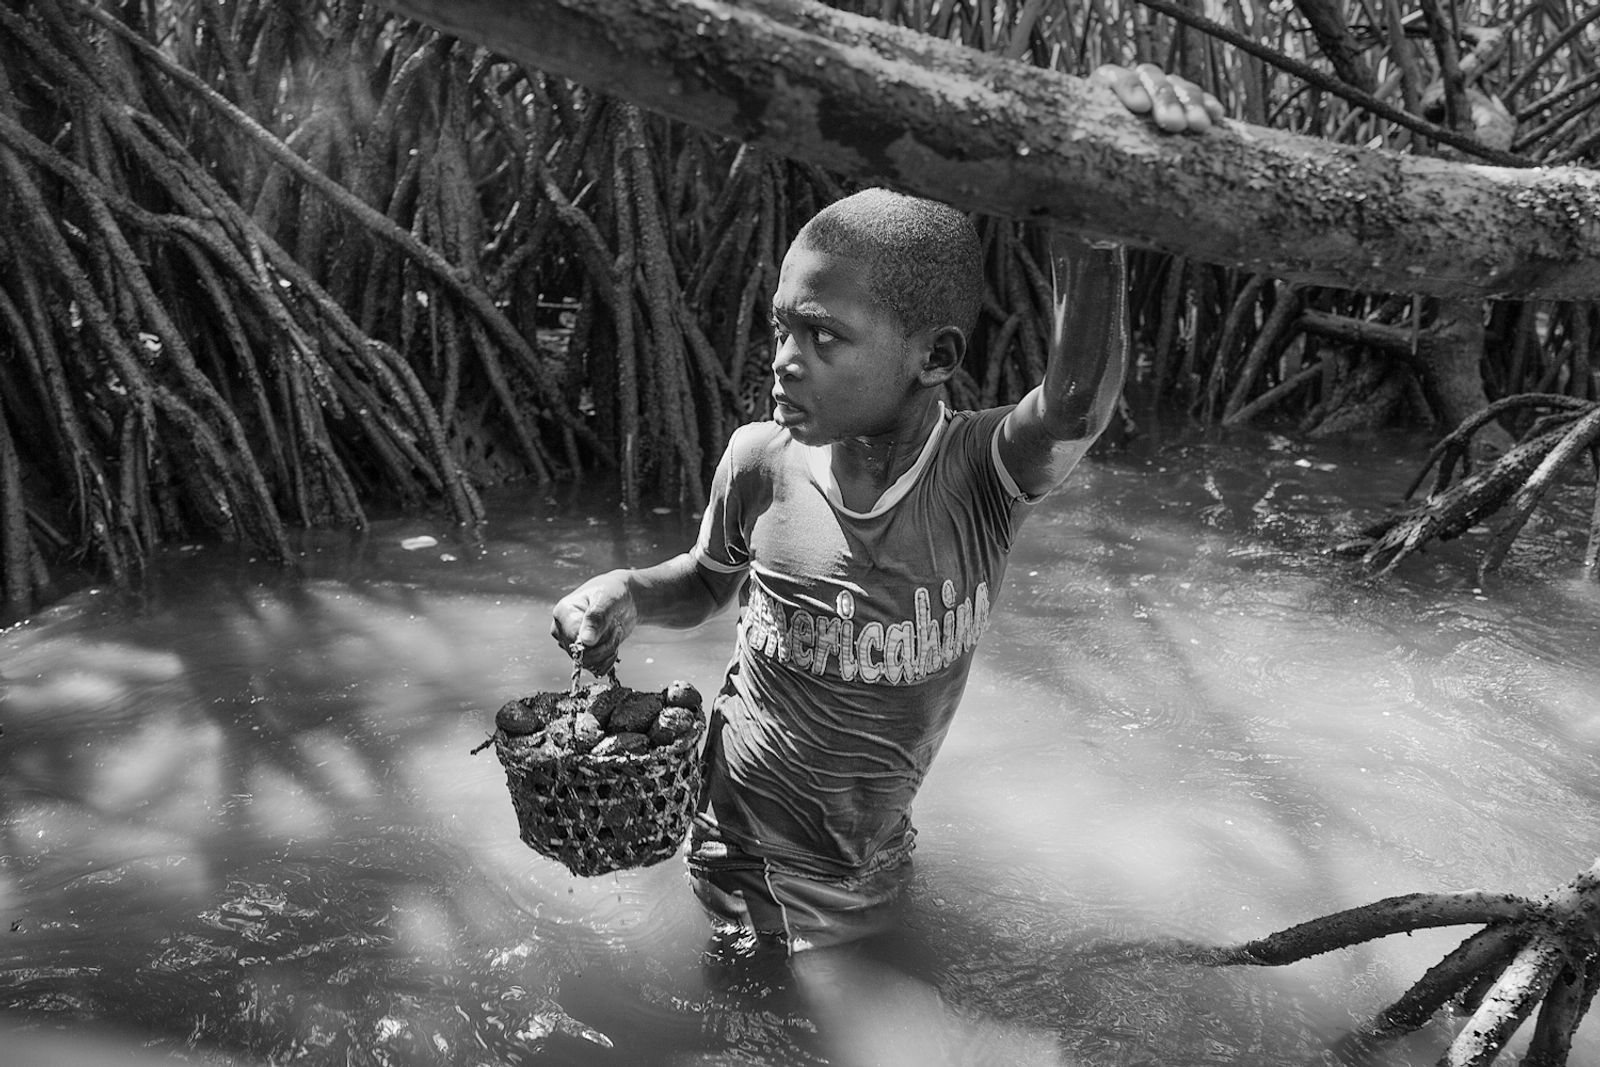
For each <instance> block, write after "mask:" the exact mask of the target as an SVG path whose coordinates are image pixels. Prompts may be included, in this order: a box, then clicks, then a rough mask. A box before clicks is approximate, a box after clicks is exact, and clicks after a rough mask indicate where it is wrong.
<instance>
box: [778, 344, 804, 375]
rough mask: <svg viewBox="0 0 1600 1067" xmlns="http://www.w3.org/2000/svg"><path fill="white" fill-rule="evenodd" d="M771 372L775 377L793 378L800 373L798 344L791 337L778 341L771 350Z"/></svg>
mask: <svg viewBox="0 0 1600 1067" xmlns="http://www.w3.org/2000/svg"><path fill="white" fill-rule="evenodd" d="M772 374H773V377H775V378H794V377H798V376H799V374H800V346H799V345H797V344H795V340H794V338H793V337H786V338H784V339H783V340H782V341H780V342H779V343H778V344H777V346H776V347H775V348H774V349H773V351H772Z"/></svg>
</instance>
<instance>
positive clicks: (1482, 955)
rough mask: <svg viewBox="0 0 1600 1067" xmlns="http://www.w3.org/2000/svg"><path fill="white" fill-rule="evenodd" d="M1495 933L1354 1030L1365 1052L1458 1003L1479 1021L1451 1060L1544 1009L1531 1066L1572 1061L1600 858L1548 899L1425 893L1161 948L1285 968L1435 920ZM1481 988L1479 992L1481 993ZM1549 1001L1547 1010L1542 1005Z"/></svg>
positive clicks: (1594, 925) (1587, 978)
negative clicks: (1266, 931) (1262, 932)
mask: <svg viewBox="0 0 1600 1067" xmlns="http://www.w3.org/2000/svg"><path fill="white" fill-rule="evenodd" d="M1476 922H1482V923H1484V924H1485V925H1484V928H1483V929H1481V930H1479V931H1477V932H1476V933H1474V934H1473V935H1472V936H1470V937H1468V938H1467V939H1466V940H1464V941H1463V942H1462V943H1461V944H1460V946H1459V947H1457V948H1456V949H1455V950H1454V951H1453V952H1451V953H1450V954H1448V955H1447V956H1445V957H1444V959H1442V960H1441V961H1440V962H1439V963H1437V964H1436V965H1434V966H1433V967H1431V968H1429V969H1428V971H1427V973H1425V974H1424V975H1423V976H1422V977H1421V978H1420V979H1419V980H1418V981H1417V983H1416V984H1415V985H1413V986H1412V987H1411V988H1410V989H1408V990H1407V991H1406V992H1405V993H1404V994H1403V995H1402V996H1401V997H1400V998H1399V999H1397V1000H1396V1001H1395V1002H1394V1003H1393V1004H1391V1005H1390V1006H1389V1007H1387V1008H1385V1009H1384V1010H1383V1011H1381V1012H1379V1013H1378V1014H1377V1015H1376V1016H1375V1017H1374V1018H1373V1019H1372V1021H1371V1022H1369V1023H1368V1024H1367V1025H1365V1026H1363V1027H1361V1028H1360V1029H1359V1030H1357V1031H1355V1032H1354V1033H1351V1034H1349V1035H1347V1036H1346V1037H1345V1038H1344V1039H1343V1040H1342V1041H1341V1042H1340V1048H1339V1050H1338V1051H1340V1052H1341V1053H1343V1054H1346V1055H1354V1054H1356V1053H1358V1052H1360V1051H1362V1050H1364V1049H1369V1048H1371V1047H1373V1046H1374V1045H1376V1044H1378V1043H1381V1042H1383V1041H1385V1040H1388V1039H1390V1038H1394V1037H1398V1036H1400V1035H1402V1034H1406V1033H1410V1032H1411V1031H1414V1030H1416V1029H1418V1028H1420V1027H1421V1026H1423V1025H1424V1024H1426V1023H1427V1022H1428V1020H1429V1019H1430V1018H1432V1017H1433V1016H1434V1015H1435V1014H1437V1013H1438V1012H1439V1011H1441V1010H1443V1009H1445V1008H1446V1007H1447V1006H1448V1005H1451V1004H1452V1003H1454V1004H1456V1005H1458V1006H1460V1007H1462V1008H1463V1009H1464V1010H1466V1011H1470V1013H1471V1017H1470V1018H1469V1019H1468V1020H1467V1022H1466V1023H1465V1025H1463V1026H1462V1027H1461V1029H1460V1031H1459V1032H1458V1033H1457V1034H1456V1036H1455V1038H1454V1040H1453V1041H1452V1042H1451V1044H1450V1047H1449V1049H1448V1050H1446V1051H1445V1053H1444V1055H1443V1056H1442V1057H1441V1058H1440V1059H1439V1061H1438V1062H1439V1064H1440V1067H1486V1065H1488V1064H1491V1063H1493V1062H1494V1061H1495V1059H1496V1058H1497V1057H1498V1056H1499V1055H1500V1053H1501V1051H1502V1050H1503V1049H1504V1048H1505V1046H1506V1043H1507V1042H1508V1041H1509V1040H1510V1039H1511V1037H1512V1035H1513V1034H1515V1033H1516V1031H1517V1030H1518V1029H1519V1028H1520V1027H1521V1026H1522V1024H1523V1023H1524V1022H1525V1021H1526V1020H1527V1019H1528V1018H1529V1017H1530V1016H1531V1015H1532V1014H1533V1012H1534V1010H1535V1009H1536V1008H1539V1009H1540V1010H1539V1016H1538V1021H1537V1023H1536V1024H1535V1029H1534V1036H1533V1040H1532V1043H1531V1044H1530V1045H1529V1050H1528V1054H1527V1057H1526V1058H1525V1059H1524V1060H1523V1062H1524V1064H1529V1065H1536V1067H1564V1065H1565V1064H1566V1062H1567V1052H1568V1051H1569V1050H1570V1048H1571V1044H1572V1035H1573V1033H1574V1032H1575V1031H1576V1030H1577V1028H1578V1024H1579V1022H1580V1021H1581V1020H1582V1018H1583V1014H1584V1012H1585V1011H1586V1010H1587V1009H1588V1007H1589V1004H1590V1003H1591V1001H1592V1000H1593V997H1594V993H1595V987H1596V984H1597V981H1600V861H1597V862H1596V863H1595V865H1594V866H1592V867H1590V868H1589V869H1588V870H1587V871H1584V872H1583V873H1582V874H1579V875H1578V876H1577V877H1576V878H1573V879H1572V880H1571V881H1569V882H1567V883H1565V884H1563V885H1561V886H1558V887H1557V888H1555V889H1553V890H1551V891H1550V892H1549V893H1546V894H1544V895H1543V896H1540V897H1538V898H1528V897H1519V896H1516V895H1514V894H1509V893H1506V894H1491V893H1482V892H1476V891H1474V892H1467V893H1415V894H1410V895H1407V896H1402V897H1390V898H1388V899H1385V900H1380V901H1377V902H1376V903H1373V904H1368V905H1366V906H1364V907H1360V908H1353V909H1350V910H1348V911H1342V912H1338V913H1336V914H1333V915H1327V916H1323V917H1322V918H1319V919H1313V920H1311V921H1309V922H1305V923H1301V924H1300V925H1298V926H1294V927H1290V928H1289V929H1287V930H1283V931H1280V932H1278V933H1275V934H1271V935H1269V936H1267V937H1264V938H1260V939H1258V940H1255V941H1250V942H1246V943H1244V944H1242V945H1237V946H1233V947H1221V948H1211V949H1205V948H1203V947H1202V946H1196V945H1187V944H1186V945H1185V946H1184V948H1183V951H1181V952H1177V951H1172V950H1171V949H1170V947H1168V948H1167V949H1165V950H1164V951H1163V952H1161V953H1159V954H1160V955H1163V956H1166V957H1168V958H1172V959H1176V960H1181V961H1184V962H1191V963H1201V964H1205V965H1208V966H1226V965H1230V964H1249V965H1258V966H1260V965H1264V966H1280V965H1282V964H1286V963H1293V962H1295V961H1297V960H1302V959H1305V958H1307V957H1309V956H1313V955H1317V954H1319V953H1322V952H1326V951H1328V950H1329V949H1332V948H1343V947H1348V946H1350V945H1355V944H1359V943H1361V942H1364V941H1370V940H1373V939H1375V938H1378V937H1384V936H1387V935H1389V934H1394V933H1402V932H1406V933H1409V932H1410V931H1412V930H1420V929H1424V928H1426V927H1433V926H1449V925H1457V924H1466V923H1476ZM1480 989H1481V990H1482V993H1481V995H1475V992H1474V991H1475V990H1480ZM1541 1004H1542V1008H1541Z"/></svg>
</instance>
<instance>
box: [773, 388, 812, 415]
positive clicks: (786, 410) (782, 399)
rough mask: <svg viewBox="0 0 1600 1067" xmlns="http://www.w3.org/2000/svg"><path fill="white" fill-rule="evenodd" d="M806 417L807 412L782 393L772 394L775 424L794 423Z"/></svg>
mask: <svg viewBox="0 0 1600 1067" xmlns="http://www.w3.org/2000/svg"><path fill="white" fill-rule="evenodd" d="M804 415H805V410H804V409H803V408H801V407H799V406H798V405H797V404H794V403H792V402H791V401H790V400H789V398H788V397H786V396H784V395H783V394H781V393H778V392H776V391H775V392H773V394H772V418H773V421H775V422H780V423H781V422H792V421H794V420H795V419H798V418H800V417H802V416H804Z"/></svg>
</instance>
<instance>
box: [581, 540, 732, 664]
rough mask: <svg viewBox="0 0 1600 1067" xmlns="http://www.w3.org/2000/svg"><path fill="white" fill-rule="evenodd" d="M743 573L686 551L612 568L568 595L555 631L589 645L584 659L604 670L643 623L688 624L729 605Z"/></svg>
mask: <svg viewBox="0 0 1600 1067" xmlns="http://www.w3.org/2000/svg"><path fill="white" fill-rule="evenodd" d="M743 580H744V575H743V574H722V573H719V572H717V571H713V570H710V569H709V568H706V567H702V566H700V565H699V564H698V563H696V562H695V561H694V557H693V556H691V555H690V554H689V553H687V552H684V553H682V554H680V555H677V556H673V557H672V558H671V559H669V560H667V561H665V562H663V563H658V564H656V565H655V566H653V567H643V568H638V569H621V570H614V571H607V572H605V573H604V574H598V575H596V576H595V577H593V578H591V579H589V580H588V581H587V582H584V583H583V584H582V585H580V586H579V587H578V588H576V589H574V590H573V591H572V592H570V593H568V594H567V595H566V596H564V597H562V598H561V600H560V601H559V602H557V604H556V606H555V609H554V610H553V612H552V613H551V623H550V636H552V637H554V638H555V639H556V643H557V644H558V645H560V646H561V647H562V648H565V649H570V648H571V646H572V645H573V644H574V643H575V642H576V643H580V644H582V645H583V648H584V652H583V664H584V666H585V667H588V668H589V669H590V670H593V671H598V672H601V673H604V672H605V671H607V670H610V669H611V666H612V664H613V663H615V662H616V658H617V649H618V648H619V647H620V646H621V645H622V642H623V641H625V640H627V638H628V635H629V634H631V633H633V629H634V627H635V626H637V625H638V624H639V623H641V622H645V623H653V624H656V625H659V626H671V627H675V628H679V629H687V628H689V627H691V626H698V625H699V624H700V623H702V622H705V621H706V620H707V619H709V618H711V616H713V615H715V614H716V613H717V612H718V611H721V610H722V609H723V608H724V607H726V606H727V604H728V602H729V601H730V600H732V599H733V596H734V594H735V593H737V592H738V590H739V583H740V582H742V581H743Z"/></svg>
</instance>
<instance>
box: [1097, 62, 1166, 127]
mask: <svg viewBox="0 0 1600 1067" xmlns="http://www.w3.org/2000/svg"><path fill="white" fill-rule="evenodd" d="M1089 80H1090V81H1091V82H1093V83H1094V84H1096V85H1103V86H1105V87H1106V88H1107V89H1110V90H1111V91H1112V92H1113V93H1116V94H1117V99H1118V100H1120V101H1122V106H1123V107H1125V108H1127V109H1128V110H1129V111H1133V112H1136V113H1138V114H1140V115H1143V114H1144V113H1145V112H1147V111H1149V110H1150V108H1151V106H1152V103H1153V102H1152V101H1151V99H1150V94H1149V93H1148V92H1147V91H1146V90H1145V87H1144V82H1143V80H1142V79H1141V78H1140V77H1139V74H1138V72H1137V71H1133V70H1129V69H1128V68H1127V67H1123V66H1118V65H1117V64H1115V63H1103V64H1101V65H1100V66H1098V67H1096V68H1095V69H1094V71H1093V72H1092V73H1091V74H1090V75H1089Z"/></svg>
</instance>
